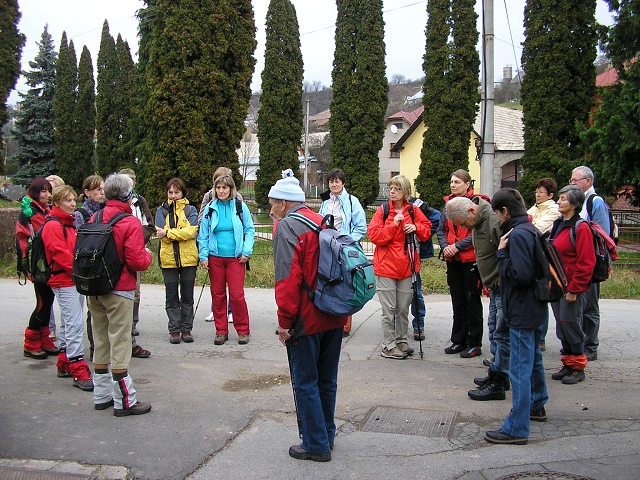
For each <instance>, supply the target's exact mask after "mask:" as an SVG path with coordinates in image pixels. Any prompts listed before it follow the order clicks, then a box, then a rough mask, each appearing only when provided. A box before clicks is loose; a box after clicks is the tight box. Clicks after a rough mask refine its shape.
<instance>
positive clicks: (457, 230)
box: [440, 188, 491, 263]
mask: <svg viewBox="0 0 640 480" xmlns="http://www.w3.org/2000/svg"><path fill="white" fill-rule="evenodd" d="M464 196H465V197H467V198H469V199H472V198H474V197H481V198H482V199H484V200H486V201H487V202H489V203H491V200H490V199H489V197H487V196H486V195H476V194H474V193H473V189H472V188H470V189H469V190H467V193H465V195H464ZM455 197H456V195H447V196H446V197H444V202H445V203H447V202H448V201H449V200H451V199H452V198H455ZM443 212H444V210H443ZM442 216H444V215H442ZM445 218H446V217H445ZM472 233H473V232H472V230H471V229H469V228H466V227H462V226H459V225H456V224H454V223H453V222H452V221H451V220H449V219H448V218H446V221H445V224H444V234H445V236H446V239H447V244H448V245H455V244H456V243H457V242H459V241H460V240H463V239H465V238H468V237H471V234H472ZM440 247H442V244H440ZM445 260H446V261H447V262H452V261H453V262H456V261H457V262H463V263H466V262H475V261H476V252H475V250H474V249H473V243H472V242H469V245H468V246H467V248H464V249H462V250H460V251H459V252H458V253H456V254H455V255H454V257H453V258H445Z"/></svg>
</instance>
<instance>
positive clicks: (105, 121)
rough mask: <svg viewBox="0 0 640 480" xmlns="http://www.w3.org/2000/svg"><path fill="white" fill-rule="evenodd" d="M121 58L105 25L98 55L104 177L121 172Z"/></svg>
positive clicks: (99, 150) (100, 167)
mask: <svg viewBox="0 0 640 480" xmlns="http://www.w3.org/2000/svg"><path fill="white" fill-rule="evenodd" d="M117 81H118V58H117V54H116V44H115V41H114V40H113V37H112V36H111V34H110V33H109V23H108V22H107V21H106V20H105V21H104V24H103V26H102V37H101V40H100V51H99V52H98V78H97V94H96V133H97V139H96V158H97V167H98V172H99V173H100V175H103V176H105V175H107V174H109V173H112V172H115V171H117V169H118V167H119V165H118V157H117V152H118V137H117V133H118V132H119V131H120V128H119V125H118V124H119V115H120V114H119V112H118V101H117V95H118V91H117Z"/></svg>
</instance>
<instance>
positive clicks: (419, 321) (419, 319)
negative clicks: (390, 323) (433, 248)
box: [411, 272, 427, 333]
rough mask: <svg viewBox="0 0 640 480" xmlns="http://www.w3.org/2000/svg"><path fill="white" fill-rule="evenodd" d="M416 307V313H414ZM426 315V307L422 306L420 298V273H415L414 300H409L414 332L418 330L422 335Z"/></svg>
mask: <svg viewBox="0 0 640 480" xmlns="http://www.w3.org/2000/svg"><path fill="white" fill-rule="evenodd" d="M416 305H417V307H418V311H417V312H416ZM426 314H427V307H426V306H425V304H424V297H423V296H422V277H421V276H420V272H418V273H416V298H415V299H412V300H411V315H413V321H412V322H411V323H412V325H413V329H414V330H420V331H422V333H424V316H425V315H426Z"/></svg>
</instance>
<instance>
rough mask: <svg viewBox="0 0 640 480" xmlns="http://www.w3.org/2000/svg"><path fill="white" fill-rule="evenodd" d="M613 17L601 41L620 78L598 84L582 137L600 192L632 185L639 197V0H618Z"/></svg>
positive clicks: (612, 190)
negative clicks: (597, 96) (596, 102)
mask: <svg viewBox="0 0 640 480" xmlns="http://www.w3.org/2000/svg"><path fill="white" fill-rule="evenodd" d="M609 4H610V9H612V11H614V22H613V25H612V26H611V27H609V28H604V29H603V32H602V45H603V48H604V50H605V52H606V53H607V56H608V57H609V58H610V59H611V62H612V64H613V67H614V68H615V69H616V73H617V74H618V82H617V83H616V84H615V85H609V86H606V87H602V88H601V89H600V99H601V100H600V106H599V107H598V109H597V110H596V111H595V112H594V114H593V116H592V123H591V125H590V126H589V127H588V128H586V129H585V130H584V131H583V132H582V134H581V138H582V140H583V142H584V146H585V148H586V150H587V153H588V156H589V159H588V160H587V162H588V165H590V166H591V167H592V169H593V171H594V172H595V175H596V186H597V187H598V192H599V193H601V194H605V193H609V194H614V193H616V192H617V191H618V190H620V189H621V188H622V187H624V186H626V185H630V186H632V187H634V202H635V203H636V204H637V203H638V201H639V200H640V163H638V158H640V110H639V109H638V105H640V62H638V61H637V55H638V52H640V37H639V36H638V32H639V31H640V1H638V0H622V1H620V2H616V3H615V4H614V2H613V1H611V0H610V1H609Z"/></svg>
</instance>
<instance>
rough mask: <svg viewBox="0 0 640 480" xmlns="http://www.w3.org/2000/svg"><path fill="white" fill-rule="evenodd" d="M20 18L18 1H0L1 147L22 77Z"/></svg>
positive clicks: (0, 169)
mask: <svg viewBox="0 0 640 480" xmlns="http://www.w3.org/2000/svg"><path fill="white" fill-rule="evenodd" d="M20 17H21V14H20V10H18V2H17V0H0V99H2V104H1V105H0V145H2V127H3V126H4V124H5V123H6V122H7V120H8V119H9V113H8V112H7V98H8V97H9V93H10V92H11V90H13V88H14V87H15V86H16V81H17V80H18V76H19V75H20V57H21V56H22V47H23V46H24V42H25V41H26V38H25V36H24V35H23V34H22V33H20V31H19V30H18V22H19V21H20ZM0 150H2V151H0V173H4V160H5V158H4V149H0Z"/></svg>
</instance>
